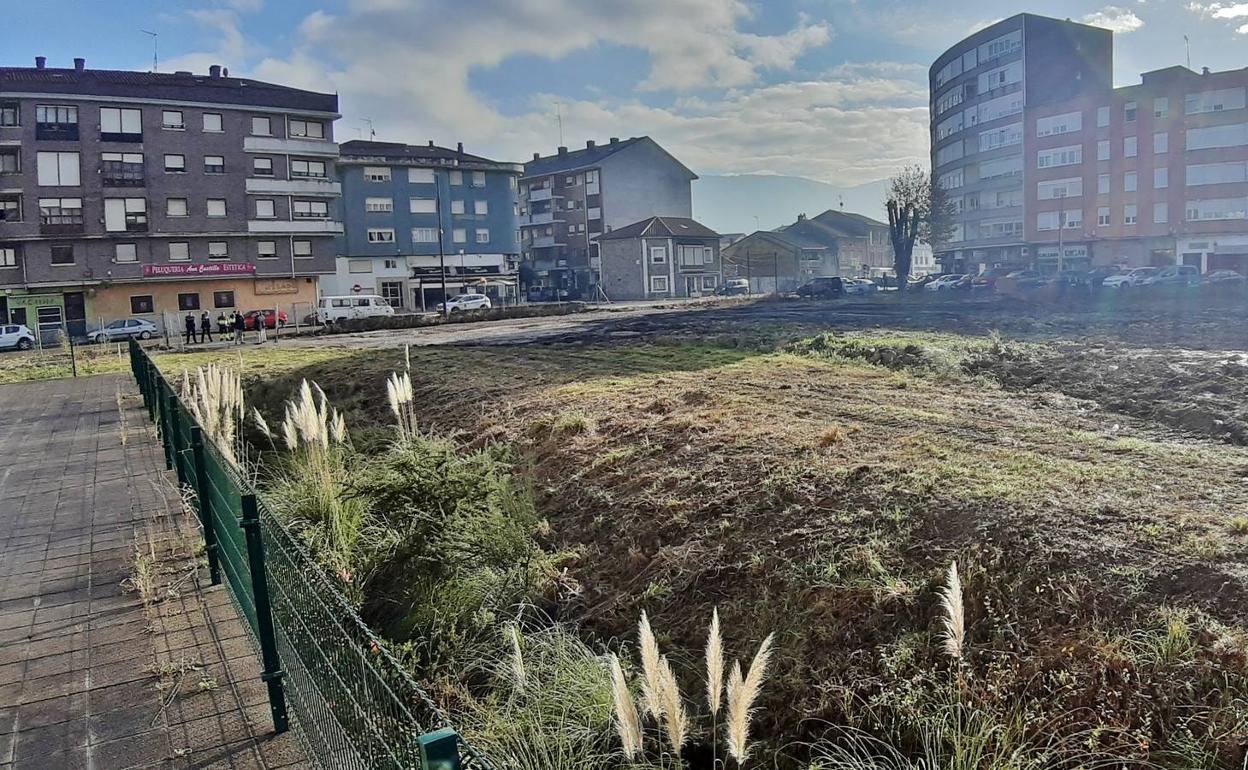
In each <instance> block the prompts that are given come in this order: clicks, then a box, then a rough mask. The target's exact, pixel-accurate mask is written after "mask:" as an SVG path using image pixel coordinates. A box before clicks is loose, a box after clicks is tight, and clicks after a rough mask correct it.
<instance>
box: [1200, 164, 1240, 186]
mask: <svg viewBox="0 0 1248 770" xmlns="http://www.w3.org/2000/svg"><path fill="white" fill-rule="evenodd" d="M1245 181H1248V163H1246V162H1244V161H1242V160H1236V161H1231V162H1229V163H1201V164H1197V165H1194V166H1188V167H1187V186H1188V187H1193V186H1195V185H1202V184H1234V183H1236V182H1245Z"/></svg>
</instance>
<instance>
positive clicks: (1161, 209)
mask: <svg viewBox="0 0 1248 770" xmlns="http://www.w3.org/2000/svg"><path fill="white" fill-rule="evenodd" d="M1168 221H1170V207H1169V206H1167V205H1166V204H1165V202H1164V201H1163V202H1159V203H1154V204H1153V224H1155V225H1164V224H1166V223H1167V222H1168Z"/></svg>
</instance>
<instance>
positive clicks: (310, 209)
mask: <svg viewBox="0 0 1248 770" xmlns="http://www.w3.org/2000/svg"><path fill="white" fill-rule="evenodd" d="M292 211H293V213H294V216H295V219H325V218H326V217H328V216H329V203H328V202H327V201H295V202H294V203H293V204H292Z"/></svg>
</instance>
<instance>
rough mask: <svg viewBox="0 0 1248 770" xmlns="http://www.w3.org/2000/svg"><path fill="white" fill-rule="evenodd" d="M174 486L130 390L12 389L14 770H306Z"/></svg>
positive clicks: (1, 400)
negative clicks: (142, 588) (202, 557)
mask: <svg viewBox="0 0 1248 770" xmlns="http://www.w3.org/2000/svg"><path fill="white" fill-rule="evenodd" d="M119 392H120V393H121V394H122V397H121V399H122V402H123V403H122V405H121V406H119V404H118V393H119ZM123 436H124V444H123ZM171 479H172V477H171V475H170V474H168V473H167V472H166V471H165V470H164V458H163V454H162V452H161V448H160V445H159V443H158V442H157V441H156V438H155V435H154V432H153V431H152V430H151V428H150V425H149V423H148V422H147V418H146V414H145V413H144V412H143V411H142V403H141V401H140V399H139V397H138V396H137V393H136V390H135V388H134V385H133V383H132V381H131V380H130V379H129V378H128V377H122V376H101V377H89V378H83V379H78V380H56V381H45V382H35V383H27V384H19V385H5V386H0V770H18V769H19V768H21V769H23V770H25V769H26V768H38V770H52V768H57V770H60V769H62V768H64V769H72V768H86V769H87V770H125V769H127V768H155V767H160V768H166V767H167V768H282V767H299V766H303V761H302V755H301V754H300V752H299V749H298V746H297V744H296V743H295V739H294V738H293V733H287V734H285V735H282V736H274V735H272V722H271V720H270V716H269V711H268V704H267V699H266V697H265V691H264V688H263V686H262V684H261V682H260V679H259V664H258V663H257V662H256V657H255V653H254V650H253V648H252V646H251V642H250V639H249V638H248V637H247V636H246V632H245V629H244V627H243V626H242V624H241V623H240V622H239V620H238V618H237V615H236V614H235V612H234V610H233V607H232V606H231V604H230V602H229V598H228V595H227V594H226V593H225V592H224V589H223V588H222V587H221V586H216V587H209V586H208V585H207V579H206V578H205V577H204V576H203V575H202V574H201V572H202V570H197V569H196V568H195V567H194V566H193V565H194V564H195V558H194V554H193V550H192V549H193V548H194V544H195V542H196V538H197V537H198V532H196V531H195V529H194V526H195V525H194V521H193V519H191V518H188V517H187V516H186V515H185V513H184V511H183V510H182V507H181V505H180V501H179V499H178V497H177V493H176V488H175V484H174V482H173V481H172V480H171ZM136 547H137V548H139V549H141V550H143V551H145V552H147V553H148V554H155V555H156V559H155V562H154V565H153V579H152V585H153V589H152V590H150V591H148V592H146V594H147V595H146V599H147V601H145V597H144V596H143V595H141V593H140V592H138V591H134V590H129V591H127V590H126V589H127V586H124V585H123V584H124V583H125V581H126V579H127V578H130V577H132V576H133V574H134V567H133V562H134V559H135V555H134V554H135V551H136ZM188 565H190V566H189V567H188Z"/></svg>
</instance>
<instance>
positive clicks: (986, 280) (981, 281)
mask: <svg viewBox="0 0 1248 770" xmlns="http://www.w3.org/2000/svg"><path fill="white" fill-rule="evenodd" d="M1015 270H1017V268H1014V267H990V268H988V269H987V270H985V271H984V272H982V273H980V274H979V275H977V276H975V277H974V278H972V279H971V288H972V289H978V290H984V289H991V288H993V287H995V286H996V285H997V279H998V278H1004V277H1006V276H1007V275H1009V274H1010V273H1012V272H1014V271H1015Z"/></svg>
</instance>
